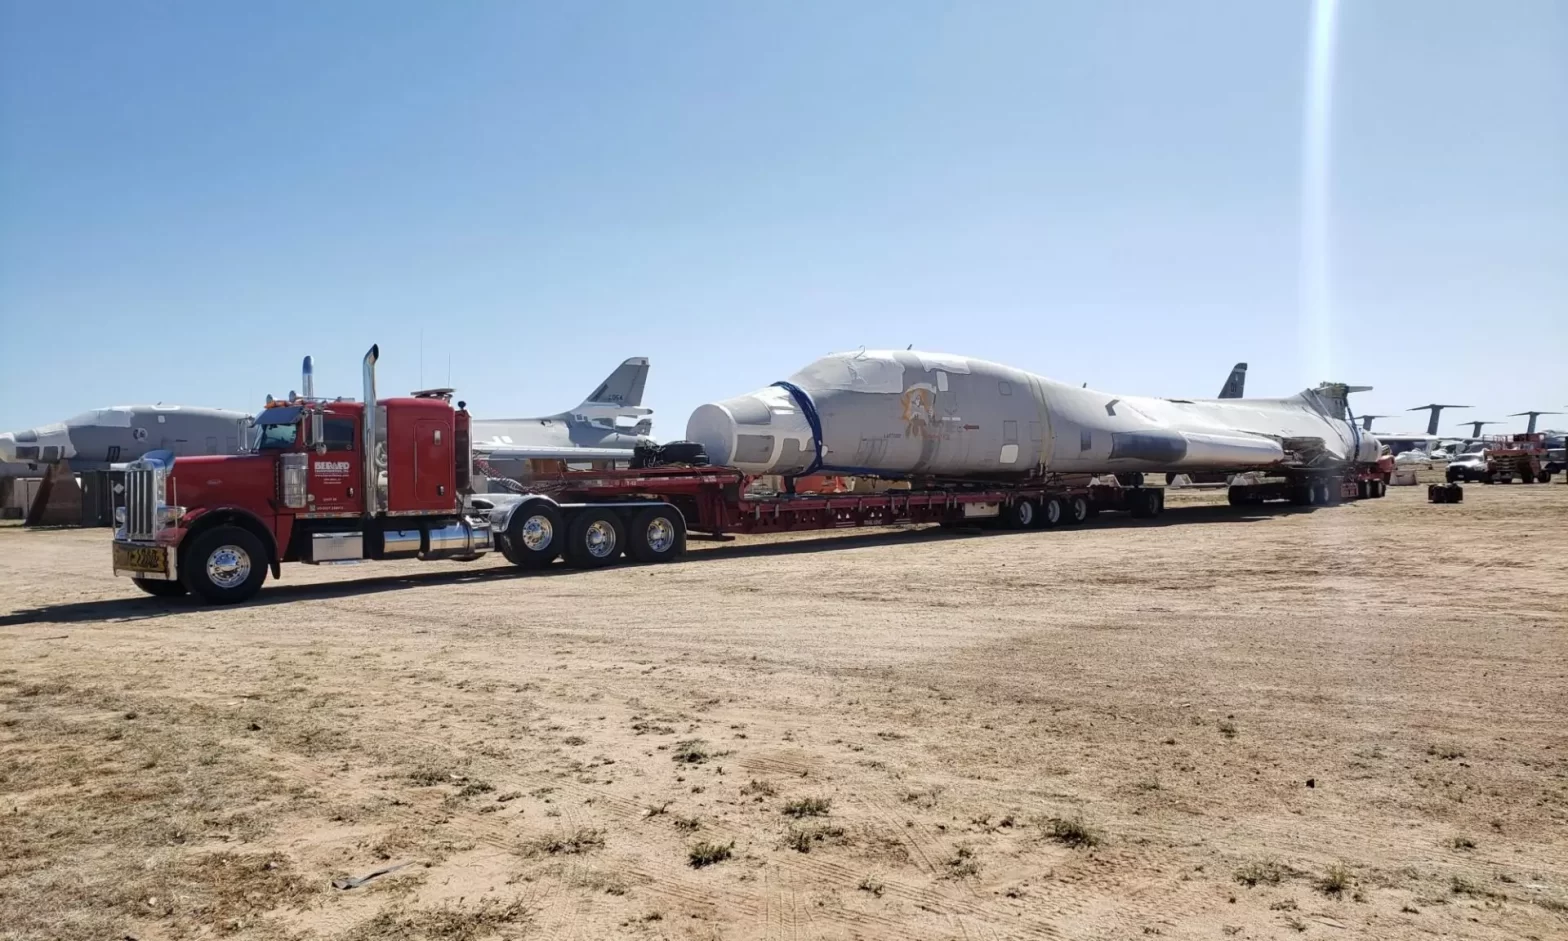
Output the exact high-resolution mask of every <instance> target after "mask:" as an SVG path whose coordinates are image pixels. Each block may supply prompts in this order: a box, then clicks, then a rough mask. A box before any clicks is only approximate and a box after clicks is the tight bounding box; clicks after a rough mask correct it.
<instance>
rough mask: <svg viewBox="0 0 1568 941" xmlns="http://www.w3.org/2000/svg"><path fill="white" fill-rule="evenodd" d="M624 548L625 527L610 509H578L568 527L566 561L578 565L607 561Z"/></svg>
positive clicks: (605, 562)
mask: <svg viewBox="0 0 1568 941" xmlns="http://www.w3.org/2000/svg"><path fill="white" fill-rule="evenodd" d="M625 548H626V527H625V526H623V525H622V524H621V518H620V517H619V516H617V515H615V514H614V513H613V512H611V511H610V510H602V509H587V510H581V511H579V512H578V513H577V514H576V516H574V517H573V518H572V522H571V525H569V526H568V527H567V538H566V561H567V562H568V563H570V564H572V565H574V566H576V567H577V568H582V569H592V568H599V567H600V566H603V565H610V564H611V563H613V562H614V561H615V560H616V559H618V558H620V555H621V552H622V551H623V550H624V549H625Z"/></svg>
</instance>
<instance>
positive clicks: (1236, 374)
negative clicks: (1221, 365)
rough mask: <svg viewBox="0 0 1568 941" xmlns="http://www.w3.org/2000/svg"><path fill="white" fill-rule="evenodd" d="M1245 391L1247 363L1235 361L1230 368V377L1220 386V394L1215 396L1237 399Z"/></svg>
mask: <svg viewBox="0 0 1568 941" xmlns="http://www.w3.org/2000/svg"><path fill="white" fill-rule="evenodd" d="M1246 391H1247V364H1246V363H1237V364H1236V365H1235V366H1234V367H1232V368H1231V371H1230V378H1229V379H1226V380H1225V384H1224V385H1223V386H1220V394H1219V395H1218V396H1215V398H1221V399H1239V398H1241V397H1242V396H1243V395H1244V394H1245V393H1246Z"/></svg>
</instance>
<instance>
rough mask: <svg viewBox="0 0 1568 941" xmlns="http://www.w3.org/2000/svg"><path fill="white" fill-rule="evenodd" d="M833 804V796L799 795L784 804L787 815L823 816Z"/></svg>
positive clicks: (785, 814)
mask: <svg viewBox="0 0 1568 941" xmlns="http://www.w3.org/2000/svg"><path fill="white" fill-rule="evenodd" d="M832 806H833V800H832V798H828V797H798V798H796V799H795V800H792V801H790V802H788V803H786V804H785V805H784V816H786V817H822V816H826V815H827V812H828V810H829V808H831V807H832Z"/></svg>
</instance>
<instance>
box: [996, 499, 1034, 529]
mask: <svg viewBox="0 0 1568 941" xmlns="http://www.w3.org/2000/svg"><path fill="white" fill-rule="evenodd" d="M1039 524H1040V509H1039V507H1037V506H1035V502H1034V501H1033V500H1031V499H1029V498H1028V497H1019V498H1018V499H1017V500H1014V501H1013V502H1012V503H1009V504H1007V505H1006V506H1004V507H1002V525H1003V526H1006V527H1007V528H1008V529H1033V528H1034V527H1036V526H1038V525H1039Z"/></svg>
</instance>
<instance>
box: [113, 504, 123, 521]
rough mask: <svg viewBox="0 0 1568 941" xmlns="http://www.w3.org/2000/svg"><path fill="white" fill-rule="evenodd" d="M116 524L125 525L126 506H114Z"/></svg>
mask: <svg viewBox="0 0 1568 941" xmlns="http://www.w3.org/2000/svg"><path fill="white" fill-rule="evenodd" d="M114 525H115V526H124V525H125V507H123V506H117V507H115V508H114Z"/></svg>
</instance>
